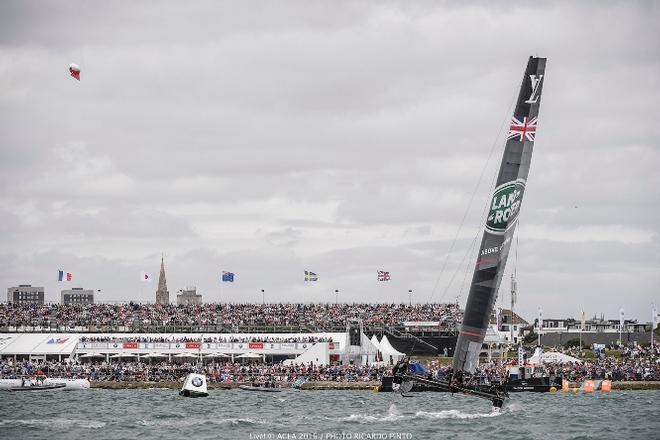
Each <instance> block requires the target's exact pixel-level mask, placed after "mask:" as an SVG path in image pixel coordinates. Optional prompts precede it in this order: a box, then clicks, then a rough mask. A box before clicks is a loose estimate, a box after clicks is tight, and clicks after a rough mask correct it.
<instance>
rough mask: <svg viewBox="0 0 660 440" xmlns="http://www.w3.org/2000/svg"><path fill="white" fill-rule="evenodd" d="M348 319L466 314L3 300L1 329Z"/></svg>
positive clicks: (428, 309)
mask: <svg viewBox="0 0 660 440" xmlns="http://www.w3.org/2000/svg"><path fill="white" fill-rule="evenodd" d="M350 319H361V320H362V322H363V324H364V325H365V326H372V325H401V324H403V323H404V322H407V321H427V322H428V321H430V322H439V326H438V328H439V329H442V330H453V329H455V328H457V326H458V325H459V324H460V323H461V321H462V319H463V314H462V312H461V310H460V308H459V306H458V305H457V304H416V305H407V304H212V303H209V304H200V305H186V306H175V305H165V306H164V305H160V304H134V303H128V304H86V305H61V304H49V305H43V306H37V305H13V304H0V329H3V328H4V329H7V328H10V327H11V328H14V329H16V328H21V329H22V330H23V331H29V329H30V328H31V327H36V328H52V327H58V328H65V329H74V328H79V329H80V328H95V329H97V328H117V327H123V328H126V329H127V330H128V331H130V330H132V329H136V331H137V330H138V329H148V328H149V327H162V326H181V327H185V326H216V327H222V328H225V329H227V330H230V331H231V329H233V328H238V327H244V326H267V327H300V326H306V327H308V328H310V329H312V330H314V331H317V330H323V329H331V328H338V327H342V326H344V325H346V321H347V320H350ZM83 331H84V330H83Z"/></svg>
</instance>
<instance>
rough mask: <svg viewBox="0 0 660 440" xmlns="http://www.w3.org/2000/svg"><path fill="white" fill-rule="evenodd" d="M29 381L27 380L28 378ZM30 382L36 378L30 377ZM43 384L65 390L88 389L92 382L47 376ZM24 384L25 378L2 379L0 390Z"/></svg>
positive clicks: (0, 380)
mask: <svg viewBox="0 0 660 440" xmlns="http://www.w3.org/2000/svg"><path fill="white" fill-rule="evenodd" d="M26 382H27V380H26ZM30 382H35V383H36V380H32V379H30ZM41 385H44V386H49V387H52V388H53V389H62V390H63V391H75V390H88V389H89V388H90V383H89V381H88V380H87V379H68V378H63V377H47V378H45V379H44V380H43V381H42V383H41ZM21 386H24V385H23V379H0V390H11V389H12V388H19V387H21Z"/></svg>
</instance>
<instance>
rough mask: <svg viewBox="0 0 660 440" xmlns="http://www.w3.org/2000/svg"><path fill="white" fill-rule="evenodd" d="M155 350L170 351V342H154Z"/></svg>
mask: <svg viewBox="0 0 660 440" xmlns="http://www.w3.org/2000/svg"><path fill="white" fill-rule="evenodd" d="M154 348H160V349H164V350H166V349H168V348H170V343H169V342H154Z"/></svg>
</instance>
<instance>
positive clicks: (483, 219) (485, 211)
mask: <svg viewBox="0 0 660 440" xmlns="http://www.w3.org/2000/svg"><path fill="white" fill-rule="evenodd" d="M497 174H498V170H495V171H494V172H493V178H492V179H491V182H490V185H491V187H493V186H495V182H496V181H497ZM489 197H490V194H487V195H486V200H485V201H486V202H487V201H488V198H489ZM488 207H489V205H488V203H484V204H483V209H482V211H481V216H480V217H479V225H483V224H485V223H486V216H487V215H488ZM476 229H477V231H476V233H475V234H474V237H473V238H472V244H471V245H470V248H469V249H467V250H466V251H465V253H464V254H463V258H462V259H461V263H460V264H459V265H458V266H456V270H455V271H454V274H453V275H452V277H451V280H450V281H449V283H448V284H447V286H446V287H445V290H444V292H442V295H441V296H440V299H439V300H438V302H441V301H442V299H443V298H444V297H445V295H446V294H447V292H448V291H449V288H450V287H451V285H452V284H453V282H454V279H455V278H456V275H458V273H459V272H460V270H461V268H462V267H463V265H464V264H465V259H466V258H467V257H468V255H470V254H472V252H473V251H474V246H475V245H476V243H477V238H479V234H480V233H481V228H479V226H477V228H476ZM470 267H471V266H470V265H469V264H468V265H467V266H465V276H463V283H461V289H460V290H459V295H458V296H459V297H460V296H461V295H462V293H463V286H464V283H465V277H466V276H467V272H468V270H469V269H470Z"/></svg>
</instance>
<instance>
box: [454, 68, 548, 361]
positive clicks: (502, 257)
mask: <svg viewBox="0 0 660 440" xmlns="http://www.w3.org/2000/svg"><path fill="white" fill-rule="evenodd" d="M545 64H546V58H534V57H530V58H529V61H528V62H527V69H526V70H525V76H524V77H523V82H522V86H521V87H520V94H519V95H518V102H517V104H516V109H515V112H514V114H513V118H512V119H511V126H510V128H509V135H508V137H507V142H506V147H505V149H504V156H503V157H502V163H501V165H500V171H499V175H498V176H497V184H496V185H495V190H494V191H493V197H492V198H491V200H490V205H489V212H488V217H487V220H486V225H485V229H484V236H483V239H482V240H481V247H480V248H479V253H478V255H477V264H476V267H475V270H474V275H473V277H472V284H471V286H470V293H469V295H468V300H467V304H466V306H465V316H464V317H463V324H462V325H461V330H460V333H459V336H458V341H457V342H456V349H455V350H454V370H462V371H466V372H469V373H471V372H472V371H474V369H475V368H476V366H477V363H478V361H479V352H480V351H481V345H482V343H483V341H484V337H485V336H486V329H487V328H488V325H489V322H490V315H491V313H492V312H493V306H494V304H495V299H496V298H497V292H498V290H499V287H500V282H501V281H502V275H503V273H504V267H505V266H506V260H507V256H508V255H509V248H510V247H511V240H512V238H513V233H514V231H515V228H516V224H517V220H518V213H519V212H520V205H521V203H522V199H523V195H524V192H525V183H526V182H527V174H528V173H529V166H530V163H531V160H532V150H533V149H534V139H535V136H536V127H537V122H538V113H539V106H540V104H541V91H542V89H543V82H544V79H545Z"/></svg>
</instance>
